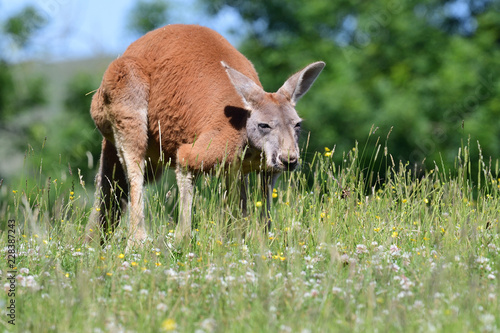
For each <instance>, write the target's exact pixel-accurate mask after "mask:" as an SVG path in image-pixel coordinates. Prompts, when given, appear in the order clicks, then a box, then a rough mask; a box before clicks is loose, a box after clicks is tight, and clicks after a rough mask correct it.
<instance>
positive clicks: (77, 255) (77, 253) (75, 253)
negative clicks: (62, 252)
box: [73, 251, 83, 257]
mask: <svg viewBox="0 0 500 333" xmlns="http://www.w3.org/2000/svg"><path fill="white" fill-rule="evenodd" d="M81 256H83V253H81V252H79V251H76V252H73V257H81Z"/></svg>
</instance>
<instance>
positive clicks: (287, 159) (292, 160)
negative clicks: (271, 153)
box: [280, 154, 299, 171]
mask: <svg viewBox="0 0 500 333" xmlns="http://www.w3.org/2000/svg"><path fill="white" fill-rule="evenodd" d="M298 161H299V159H298V157H297V155H295V154H287V155H281V156H280V162H281V163H282V164H283V169H285V170H290V171H291V170H293V169H295V167H296V166H297V163H298Z"/></svg>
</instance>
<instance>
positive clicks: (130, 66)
mask: <svg viewBox="0 0 500 333" xmlns="http://www.w3.org/2000/svg"><path fill="white" fill-rule="evenodd" d="M102 88H103V100H104V103H105V104H107V105H104V108H105V109H107V113H108V114H107V117H108V119H110V121H111V128H112V140H113V141H114V144H115V146H116V150H117V154H118V157H119V158H120V161H121V164H122V166H123V169H124V171H125V174H126V176H127V181H128V184H129V205H130V226H129V236H128V243H127V250H128V249H130V248H131V247H132V246H135V245H141V244H142V243H143V241H144V240H145V239H146V237H147V234H146V229H145V226H144V166H145V155H146V150H147V146H148V130H147V126H148V100H149V78H148V76H147V75H146V74H145V73H144V70H143V67H142V65H141V63H140V62H139V61H138V60H137V59H134V58H130V57H123V58H118V59H116V60H115V61H113V62H112V63H111V65H110V66H109V67H108V69H107V71H106V73H105V74H104V77H103V82H102Z"/></svg>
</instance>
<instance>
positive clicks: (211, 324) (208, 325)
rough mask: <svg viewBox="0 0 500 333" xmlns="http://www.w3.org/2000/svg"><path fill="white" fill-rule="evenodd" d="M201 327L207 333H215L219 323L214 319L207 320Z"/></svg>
mask: <svg viewBox="0 0 500 333" xmlns="http://www.w3.org/2000/svg"><path fill="white" fill-rule="evenodd" d="M200 326H201V328H202V329H203V331H205V332H215V329H216V328H217V322H216V321H215V320H214V319H212V318H207V319H205V320H203V321H202V322H201V323H200Z"/></svg>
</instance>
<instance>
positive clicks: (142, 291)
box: [139, 289, 149, 295]
mask: <svg viewBox="0 0 500 333" xmlns="http://www.w3.org/2000/svg"><path fill="white" fill-rule="evenodd" d="M139 294H141V295H147V294H149V290H147V289H141V290H139Z"/></svg>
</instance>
